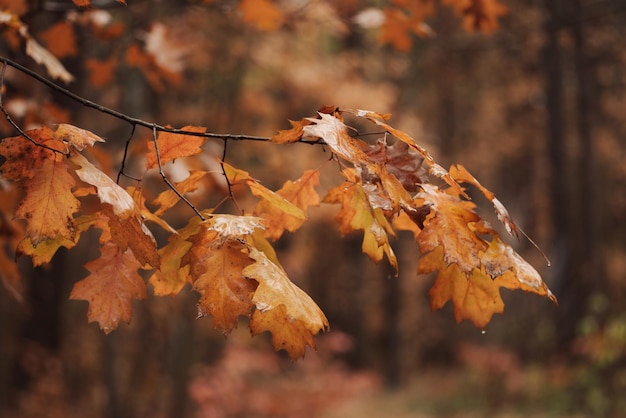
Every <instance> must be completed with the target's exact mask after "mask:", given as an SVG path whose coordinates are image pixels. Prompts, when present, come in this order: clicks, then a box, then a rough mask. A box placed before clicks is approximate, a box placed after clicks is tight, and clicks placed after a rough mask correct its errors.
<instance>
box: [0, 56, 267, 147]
mask: <svg viewBox="0 0 626 418" xmlns="http://www.w3.org/2000/svg"><path fill="white" fill-rule="evenodd" d="M0 62H2V63H4V66H7V65H8V66H10V67H13V68H15V69H16V70H18V71H21V72H23V73H24V74H26V75H28V76H29V77H32V78H34V79H35V80H37V81H39V82H40V83H42V84H45V85H46V86H48V87H50V88H51V89H53V90H55V91H57V92H59V93H61V94H63V95H64V96H66V97H69V98H70V99H72V100H74V101H76V102H78V103H80V104H82V105H83V106H86V107H90V108H92V109H95V110H97V111H98V112H101V113H106V114H108V115H110V116H113V117H114V118H117V119H120V120H123V121H125V122H128V123H130V124H133V125H139V126H143V127H145V128H148V129H156V130H157V131H160V132H170V133H173V134H179V135H191V136H201V137H204V138H215V139H231V140H233V141H263V142H269V141H270V138H269V137H264V136H253V135H233V134H216V133H211V132H192V131H186V130H184V129H175V128H168V127H166V126H161V125H159V124H157V123H154V122H148V121H145V120H143V119H138V118H135V117H132V116H129V115H127V114H125V113H121V112H118V111H116V110H113V109H110V108H108V107H106V106H102V105H101V104H98V103H95V102H92V101H91V100H88V99H85V98H84V97H81V96H79V95H77V94H76V93H72V92H71V91H69V90H67V89H65V88H63V87H61V86H59V85H57V84H55V83H53V82H52V81H50V80H48V79H47V78H45V77H43V76H41V75H39V74H37V73H36V72H34V71H32V70H29V69H28V68H26V67H24V66H22V65H20V64H18V63H16V62H14V61H12V60H10V59H8V58H6V57H3V56H0ZM4 66H3V68H4ZM57 152H58V151H57Z"/></svg>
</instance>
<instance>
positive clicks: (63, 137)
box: [54, 123, 104, 151]
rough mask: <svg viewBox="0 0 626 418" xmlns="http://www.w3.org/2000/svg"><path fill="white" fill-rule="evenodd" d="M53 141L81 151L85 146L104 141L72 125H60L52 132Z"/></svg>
mask: <svg viewBox="0 0 626 418" xmlns="http://www.w3.org/2000/svg"><path fill="white" fill-rule="evenodd" d="M54 139H56V140H57V141H61V142H63V143H66V144H69V145H71V146H73V147H74V148H76V149H77V150H78V151H82V150H83V149H85V148H86V147H87V146H90V147H92V146H94V144H95V143H96V142H104V139H102V138H100V137H99V136H98V135H96V134H94V133H93V132H90V131H88V130H86V129H82V128H79V127H77V126H74V125H68V124H66V123H60V124H59V125H58V126H57V129H56V130H55V131H54Z"/></svg>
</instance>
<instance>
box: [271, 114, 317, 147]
mask: <svg viewBox="0 0 626 418" xmlns="http://www.w3.org/2000/svg"><path fill="white" fill-rule="evenodd" d="M289 123H290V124H291V129H284V130H281V131H278V133H277V134H276V135H274V136H273V137H272V138H271V139H270V140H271V141H272V142H275V143H277V144H286V143H291V142H298V141H300V140H301V139H302V135H303V134H304V129H303V128H304V127H305V126H307V125H310V124H311V121H309V120H307V119H302V120H298V121H293V120H290V121H289Z"/></svg>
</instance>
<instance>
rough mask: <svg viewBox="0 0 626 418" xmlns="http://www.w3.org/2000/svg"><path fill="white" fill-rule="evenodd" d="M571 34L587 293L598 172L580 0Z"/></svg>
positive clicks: (593, 261) (592, 268) (593, 265)
mask: <svg viewBox="0 0 626 418" xmlns="http://www.w3.org/2000/svg"><path fill="white" fill-rule="evenodd" d="M570 7H571V16H572V21H571V24H572V26H571V33H572V37H573V39H574V60H575V61H574V63H575V64H574V65H575V71H576V84H577V92H578V96H577V98H576V99H577V101H576V123H577V130H578V141H579V146H578V148H579V156H578V158H579V160H578V169H577V173H576V175H577V177H578V179H577V182H578V185H579V189H578V199H577V201H576V203H577V205H578V210H577V212H576V218H577V219H579V222H578V224H579V225H580V230H579V231H580V237H579V239H578V240H577V243H578V244H579V245H578V246H577V252H576V253H577V255H578V257H577V258H576V259H577V260H582V264H583V265H582V266H581V267H582V268H581V269H580V273H579V274H581V275H584V277H581V279H582V281H583V282H584V283H585V284H586V287H587V288H589V289H590V290H591V289H592V288H595V289H596V290H597V289H598V286H597V285H595V284H597V283H600V282H601V281H598V280H593V279H592V277H591V276H593V275H594V274H596V275H597V274H599V271H600V270H601V263H599V262H598V260H597V251H596V247H597V246H598V245H599V244H600V242H599V239H598V236H599V230H600V225H599V220H600V218H601V216H600V215H599V210H598V206H599V205H598V204H596V203H595V202H596V201H597V193H596V192H595V189H596V187H597V184H598V173H597V165H596V156H595V152H594V147H593V138H592V128H591V118H592V115H593V109H594V107H595V106H593V104H592V103H593V97H592V89H591V86H592V80H593V78H592V77H593V74H592V71H591V68H590V62H589V58H588V53H587V48H586V44H585V33H584V27H583V26H584V14H583V10H582V2H581V0H572V2H571V5H570Z"/></svg>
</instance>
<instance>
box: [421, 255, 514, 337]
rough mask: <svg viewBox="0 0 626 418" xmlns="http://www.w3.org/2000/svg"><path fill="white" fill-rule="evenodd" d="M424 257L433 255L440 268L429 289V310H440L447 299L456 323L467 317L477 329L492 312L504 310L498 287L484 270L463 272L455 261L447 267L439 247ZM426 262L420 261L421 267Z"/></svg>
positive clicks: (475, 269)
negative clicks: (450, 304)
mask: <svg viewBox="0 0 626 418" xmlns="http://www.w3.org/2000/svg"><path fill="white" fill-rule="evenodd" d="M425 257H428V258H429V259H433V258H434V259H435V260H436V261H435V262H436V263H438V265H437V266H436V268H437V269H438V270H439V273H438V275H437V278H436V279H435V283H434V284H433V287H432V288H431V289H430V292H429V295H430V306H431V309H432V310H436V309H440V308H442V307H443V306H444V305H445V304H446V303H447V302H448V301H452V305H453V311H454V319H455V320H456V322H461V321H463V320H464V319H468V320H470V321H471V322H472V323H473V324H474V325H475V326H476V327H478V328H480V329H485V327H486V326H487V324H489V321H491V317H492V316H493V314H496V313H502V312H504V302H502V298H501V297H500V292H499V286H498V284H497V283H496V281H494V280H493V278H492V277H490V276H489V275H487V274H486V273H485V272H484V271H481V270H480V269H478V268H474V269H472V271H471V272H470V273H469V274H468V273H465V272H462V271H461V270H460V269H459V267H458V265H457V264H449V265H447V266H446V265H445V264H444V262H443V250H442V247H437V249H436V250H435V251H433V252H431V253H430V254H428V255H427V256H425ZM426 264H428V263H427V262H424V263H422V261H421V260H420V265H421V266H422V268H423V267H424V265H426ZM432 267H434V266H429V269H430V268H432Z"/></svg>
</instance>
